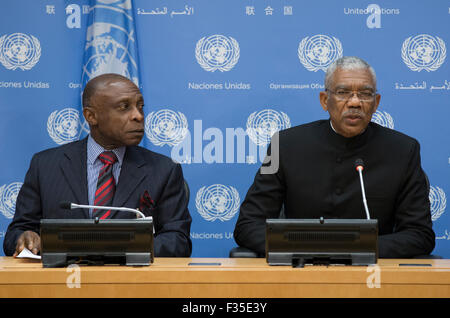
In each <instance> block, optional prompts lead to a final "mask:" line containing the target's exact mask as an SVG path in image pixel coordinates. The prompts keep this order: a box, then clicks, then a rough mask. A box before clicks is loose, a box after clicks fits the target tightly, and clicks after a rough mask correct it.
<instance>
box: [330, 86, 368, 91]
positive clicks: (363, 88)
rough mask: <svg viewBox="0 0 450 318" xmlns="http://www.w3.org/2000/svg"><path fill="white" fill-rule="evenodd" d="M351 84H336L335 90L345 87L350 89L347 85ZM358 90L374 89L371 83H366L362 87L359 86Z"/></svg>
mask: <svg viewBox="0 0 450 318" xmlns="http://www.w3.org/2000/svg"><path fill="white" fill-rule="evenodd" d="M350 86H351V85H337V86H336V87H335V90H337V89H347V90H351V89H350V88H349V87H350ZM358 90H372V91H375V88H374V87H373V86H371V85H366V86H363V87H360V88H358Z"/></svg>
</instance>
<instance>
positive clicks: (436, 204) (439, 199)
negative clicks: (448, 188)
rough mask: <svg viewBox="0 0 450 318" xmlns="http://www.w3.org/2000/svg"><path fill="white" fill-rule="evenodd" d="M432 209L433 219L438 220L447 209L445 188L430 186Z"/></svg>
mask: <svg viewBox="0 0 450 318" xmlns="http://www.w3.org/2000/svg"><path fill="white" fill-rule="evenodd" d="M429 199H430V210H431V220H433V221H436V220H437V219H438V218H439V217H440V216H441V215H442V214H443V213H444V211H445V208H446V207H447V198H446V196H445V192H444V190H442V189H441V188H439V187H433V186H430V194H429Z"/></svg>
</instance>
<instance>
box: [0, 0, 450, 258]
mask: <svg viewBox="0 0 450 318" xmlns="http://www.w3.org/2000/svg"><path fill="white" fill-rule="evenodd" d="M96 10H97V11H98V12H100V13H99V14H101V15H102V17H103V18H105V17H106V18H107V19H106V20H101V19H100V18H99V17H95V16H94V12H97V11H96ZM102 10H103V11H102ZM108 10H109V11H108ZM120 17H122V22H117V21H116V20H115V19H116V18H118V19H119V18H120ZM109 18H111V20H108V19H109ZM113 18H114V19H113ZM95 19H100V20H101V21H100V20H95ZM95 21H97V22H98V24H97V26H98V28H96V29H95V32H94V28H90V27H91V26H92V25H93V23H94V22H95ZM120 23H125V24H123V25H122V26H124V28H125V29H123V28H121V27H120ZM111 25H114V26H113V27H111ZM133 29H134V30H135V33H134V31H133ZM449 30H450V6H449V3H448V1H432V2H425V1H406V0H405V1H395V2H392V1H377V2H376V3H372V2H364V1H356V0H355V1H339V2H337V1H331V0H328V1H325V0H318V1H311V2H309V1H308V2H306V1H293V0H274V1H272V0H262V1H261V0H260V1H253V0H134V1H131V0H98V1H97V4H95V3H94V2H92V3H91V2H90V1H87V0H86V1H74V0H72V1H62V0H42V1H35V0H15V1H3V2H2V4H1V10H0V64H1V65H0V114H1V116H0V138H1V139H0V140H1V142H0V154H1V156H0V167H1V173H0V212H1V213H0V243H2V241H3V237H4V234H5V232H6V228H7V226H8V224H9V223H10V221H11V218H12V217H13V214H14V207H15V200H16V196H17V193H18V190H19V189H20V186H21V184H22V182H23V178H24V176H25V173H26V171H27V169H28V166H29V162H30V159H31V157H32V155H33V154H34V153H35V152H38V151H40V150H43V149H45V148H49V147H55V146H57V145H59V144H63V143H66V142H70V141H73V140H76V139H78V138H80V137H83V136H84V135H86V133H87V132H88V127H86V124H85V122H84V119H83V118H82V115H81V99H80V94H81V89H82V87H83V85H84V83H85V82H86V80H87V79H88V77H89V76H93V75H95V74H98V73H101V72H102V70H104V64H105V63H106V62H108V63H110V64H112V65H113V67H114V69H115V70H116V71H117V72H119V73H122V74H125V75H127V76H129V77H131V78H133V80H135V82H136V83H138V84H139V85H140V87H141V89H142V92H143V94H144V98H145V105H146V106H145V112H146V136H145V137H144V140H143V141H142V145H143V146H144V147H147V148H149V149H151V150H153V151H156V152H160V153H163V154H165V155H168V156H171V157H172V158H173V159H174V160H176V161H178V162H181V163H182V166H183V171H184V175H185V178H186V180H187V181H188V183H189V186H190V190H191V199H190V204H189V209H190V212H191V215H192V218H193V222H192V228H191V238H192V241H193V256H194V257H227V256H228V251H229V249H230V248H232V247H234V246H235V245H236V244H235V242H234V239H233V237H232V232H233V229H234V225H235V222H236V220H237V216H238V213H239V209H238V208H239V204H240V202H241V201H242V200H243V198H244V196H245V194H246V192H247V189H248V187H249V186H250V184H251V183H252V181H253V177H254V175H255V173H256V171H257V169H258V168H259V166H260V164H261V162H262V160H263V155H261V154H264V151H265V149H266V147H267V142H268V140H269V138H270V136H271V134H273V132H275V131H277V130H279V129H284V128H288V127H291V126H295V125H299V124H303V123H307V122H310V121H313V120H317V119H323V118H328V116H327V113H325V112H324V111H323V110H322V108H321V107H320V104H319V97H318V96H319V92H320V91H321V90H322V89H323V78H324V70H325V69H326V67H327V66H328V65H329V64H330V63H331V62H332V61H333V60H335V59H336V58H338V57H340V56H342V55H356V56H360V57H362V58H363V59H365V60H367V61H368V62H369V63H370V64H371V65H372V66H373V67H374V68H375V71H376V72H377V80H378V89H379V92H380V94H381V103H380V106H379V109H378V111H377V113H376V114H375V115H374V118H373V120H374V121H376V122H378V123H380V124H382V125H384V126H387V127H390V128H392V129H396V130H398V131H401V132H403V133H406V134H408V135H410V136H413V137H415V138H416V139H418V140H419V142H420V143H421V154H422V164H423V167H424V169H425V171H426V172H427V174H428V176H429V179H430V184H431V190H430V200H431V206H432V216H433V227H434V230H435V232H436V248H435V251H434V253H435V254H440V255H442V256H444V257H446V258H450V241H449V240H450V233H449V228H450V215H449V212H448V209H447V207H446V206H447V202H446V198H447V195H448V194H450V178H449V176H450V173H449V172H450V147H449V137H450V128H449V125H448V124H447V122H448V118H449V116H450V107H449V106H450V99H449V97H450V62H449V58H448V57H447V47H448V45H449V44H450V34H449ZM91 31H92V32H91ZM380 151H382V149H381V150H380ZM387 155H388V154H387ZM369 206H370V202H369Z"/></svg>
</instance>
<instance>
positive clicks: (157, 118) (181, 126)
mask: <svg viewBox="0 0 450 318" xmlns="http://www.w3.org/2000/svg"><path fill="white" fill-rule="evenodd" d="M187 133H188V123H187V119H186V116H185V115H184V114H183V113H181V112H178V113H176V112H174V111H173V110H170V109H162V110H159V111H157V112H151V113H150V114H148V115H147V117H146V119H145V135H146V136H147V138H148V139H149V140H150V141H151V142H152V143H153V144H154V145H155V146H164V145H169V146H175V145H178V144H179V143H180V142H182V141H183V139H184V138H185V137H186V134H187Z"/></svg>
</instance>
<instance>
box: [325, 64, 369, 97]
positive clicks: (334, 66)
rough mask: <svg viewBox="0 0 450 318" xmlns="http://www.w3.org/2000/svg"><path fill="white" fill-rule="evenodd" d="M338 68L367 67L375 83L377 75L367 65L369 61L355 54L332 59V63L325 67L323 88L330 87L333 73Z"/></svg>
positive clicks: (356, 68) (353, 68) (355, 68)
mask: <svg viewBox="0 0 450 318" xmlns="http://www.w3.org/2000/svg"><path fill="white" fill-rule="evenodd" d="M338 68H340V69H342V70H360V69H368V70H369V72H370V73H371V74H372V77H373V81H374V83H375V85H376V83H377V76H376V74H375V70H374V69H373V67H372V66H370V65H369V63H367V62H366V61H364V60H363V59H361V58H359V57H356V56H343V57H341V58H339V59H337V60H336V61H334V62H333V63H331V64H330V66H329V67H328V68H327V72H326V73H325V89H328V88H329V87H330V85H331V79H332V77H333V74H334V72H335V71H336V69H338Z"/></svg>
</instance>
